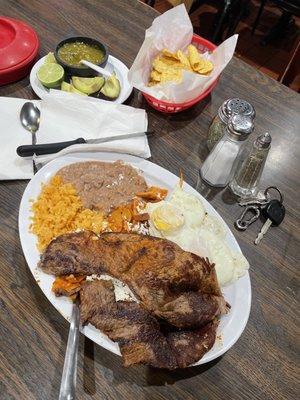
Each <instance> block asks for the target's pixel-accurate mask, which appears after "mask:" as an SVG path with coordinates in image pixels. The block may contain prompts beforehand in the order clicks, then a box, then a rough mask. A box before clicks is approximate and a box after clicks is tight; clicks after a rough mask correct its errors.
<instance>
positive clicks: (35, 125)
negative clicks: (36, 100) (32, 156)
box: [20, 101, 41, 144]
mask: <svg viewBox="0 0 300 400" xmlns="http://www.w3.org/2000/svg"><path fill="white" fill-rule="evenodd" d="M40 115H41V113H40V110H39V109H38V108H37V107H36V106H35V105H34V104H33V103H32V102H31V101H27V102H26V103H24V105H23V107H22V108H21V112H20V120H21V124H22V125H23V127H24V128H25V129H27V130H28V131H29V132H30V133H31V134H32V144H36V136H35V132H36V131H37V130H38V129H39V125H40Z"/></svg>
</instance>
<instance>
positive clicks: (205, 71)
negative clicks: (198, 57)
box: [197, 60, 214, 75]
mask: <svg viewBox="0 0 300 400" xmlns="http://www.w3.org/2000/svg"><path fill="white" fill-rule="evenodd" d="M213 69H214V65H213V63H212V62H211V61H209V60H205V62H204V65H203V66H202V68H200V69H199V70H197V72H198V74H203V75H207V74H209V73H210V72H211V71H212V70H213Z"/></svg>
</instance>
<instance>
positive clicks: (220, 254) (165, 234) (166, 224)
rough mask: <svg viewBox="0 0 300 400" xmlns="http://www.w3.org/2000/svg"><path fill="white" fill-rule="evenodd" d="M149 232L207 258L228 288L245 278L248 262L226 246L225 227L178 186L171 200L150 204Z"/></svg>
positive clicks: (148, 206) (220, 282)
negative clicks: (237, 280)
mask: <svg viewBox="0 0 300 400" xmlns="http://www.w3.org/2000/svg"><path fill="white" fill-rule="evenodd" d="M146 210H147V212H148V213H149V215H150V220H149V225H150V227H149V231H150V234H151V235H152V236H157V237H162V238H165V239H168V240H171V241H172V242H174V243H176V244H178V246H180V247H181V248H182V249H183V250H186V251H190V252H192V253H194V254H197V255H199V256H201V257H207V258H208V259H209V261H210V262H211V263H214V264H215V269H216V274H217V278H218V281H219V284H220V285H221V286H226V285H228V284H230V283H232V282H234V281H235V280H236V279H238V278H239V277H240V276H242V275H244V274H245V271H246V270H247V269H248V268H249V263H248V261H247V260H246V258H245V257H244V256H243V255H242V254H240V253H238V252H233V251H232V250H231V249H230V247H229V246H228V245H227V243H226V230H225V226H224V223H222V222H221V221H220V220H219V219H218V218H217V217H215V216H213V215H209V214H208V213H207V212H206V211H205V208H204V206H203V204H202V202H201V200H200V199H199V198H198V197H196V196H194V195H192V194H190V193H187V192H185V191H184V190H183V189H182V188H181V187H180V186H179V185H177V186H176V187H175V189H174V191H173V193H172V194H171V196H170V199H169V200H162V201H160V202H158V203H148V204H147V208H146Z"/></svg>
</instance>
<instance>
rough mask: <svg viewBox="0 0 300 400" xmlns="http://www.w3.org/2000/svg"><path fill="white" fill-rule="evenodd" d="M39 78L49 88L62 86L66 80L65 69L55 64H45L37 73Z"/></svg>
mask: <svg viewBox="0 0 300 400" xmlns="http://www.w3.org/2000/svg"><path fill="white" fill-rule="evenodd" d="M37 77H38V79H39V81H40V82H41V83H42V84H43V85H44V86H46V87H47V88H55V87H57V86H60V84H61V82H62V81H63V79H64V69H63V67H62V66H61V65H59V64H55V63H49V64H43V65H42V66H41V67H40V68H39V70H38V72H37Z"/></svg>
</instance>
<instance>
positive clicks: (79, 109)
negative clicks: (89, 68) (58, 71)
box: [0, 91, 151, 180]
mask: <svg viewBox="0 0 300 400" xmlns="http://www.w3.org/2000/svg"><path fill="white" fill-rule="evenodd" d="M52 92H54V93H52ZM25 101H28V100H24V99H13V98H5V97H3V98H0V107H1V119H0V132H1V139H2V143H3V145H4V151H2V152H1V156H0V179H1V180H4V179H29V178H31V177H32V175H33V171H32V159H31V158H26V159H25V158H21V157H19V156H18V155H17V154H16V148H17V147H18V146H20V145H21V144H31V135H30V133H28V132H27V131H26V130H25V129H24V128H23V127H22V126H21V124H20V121H19V114H20V110H21V107H22V105H23V104H24V102H25ZM37 105H38V107H39V108H40V109H41V121H40V128H39V130H38V131H37V133H36V136H37V143H52V142H62V141H67V140H73V139H77V138H80V137H83V138H84V139H96V138H101V137H108V136H114V135H120V134H122V133H124V134H128V133H135V132H145V131H146V130H147V125H148V122H147V114H146V112H145V110H141V109H136V108H133V107H129V106H124V105H121V104H112V103H109V102H106V103H103V102H101V103H100V102H97V99H93V98H88V97H83V96H80V95H76V94H74V95H72V94H69V93H63V92H60V91H51V94H50V95H49V96H47V97H46V99H44V100H42V101H40V102H38V103H37ZM80 151H112V152H118V153H127V154H133V155H136V156H139V157H143V158H148V157H150V155H151V153H150V149H149V145H148V140H147V137H146V135H145V136H141V137H136V138H131V139H124V140H118V141H112V142H106V143H102V144H93V145H90V144H82V145H73V146H70V147H68V148H67V149H64V150H62V151H61V152H59V153H57V154H55V155H49V156H40V157H37V160H38V162H42V163H44V162H47V161H50V160H51V159H53V158H56V157H58V156H61V155H63V154H67V153H71V152H80Z"/></svg>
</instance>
